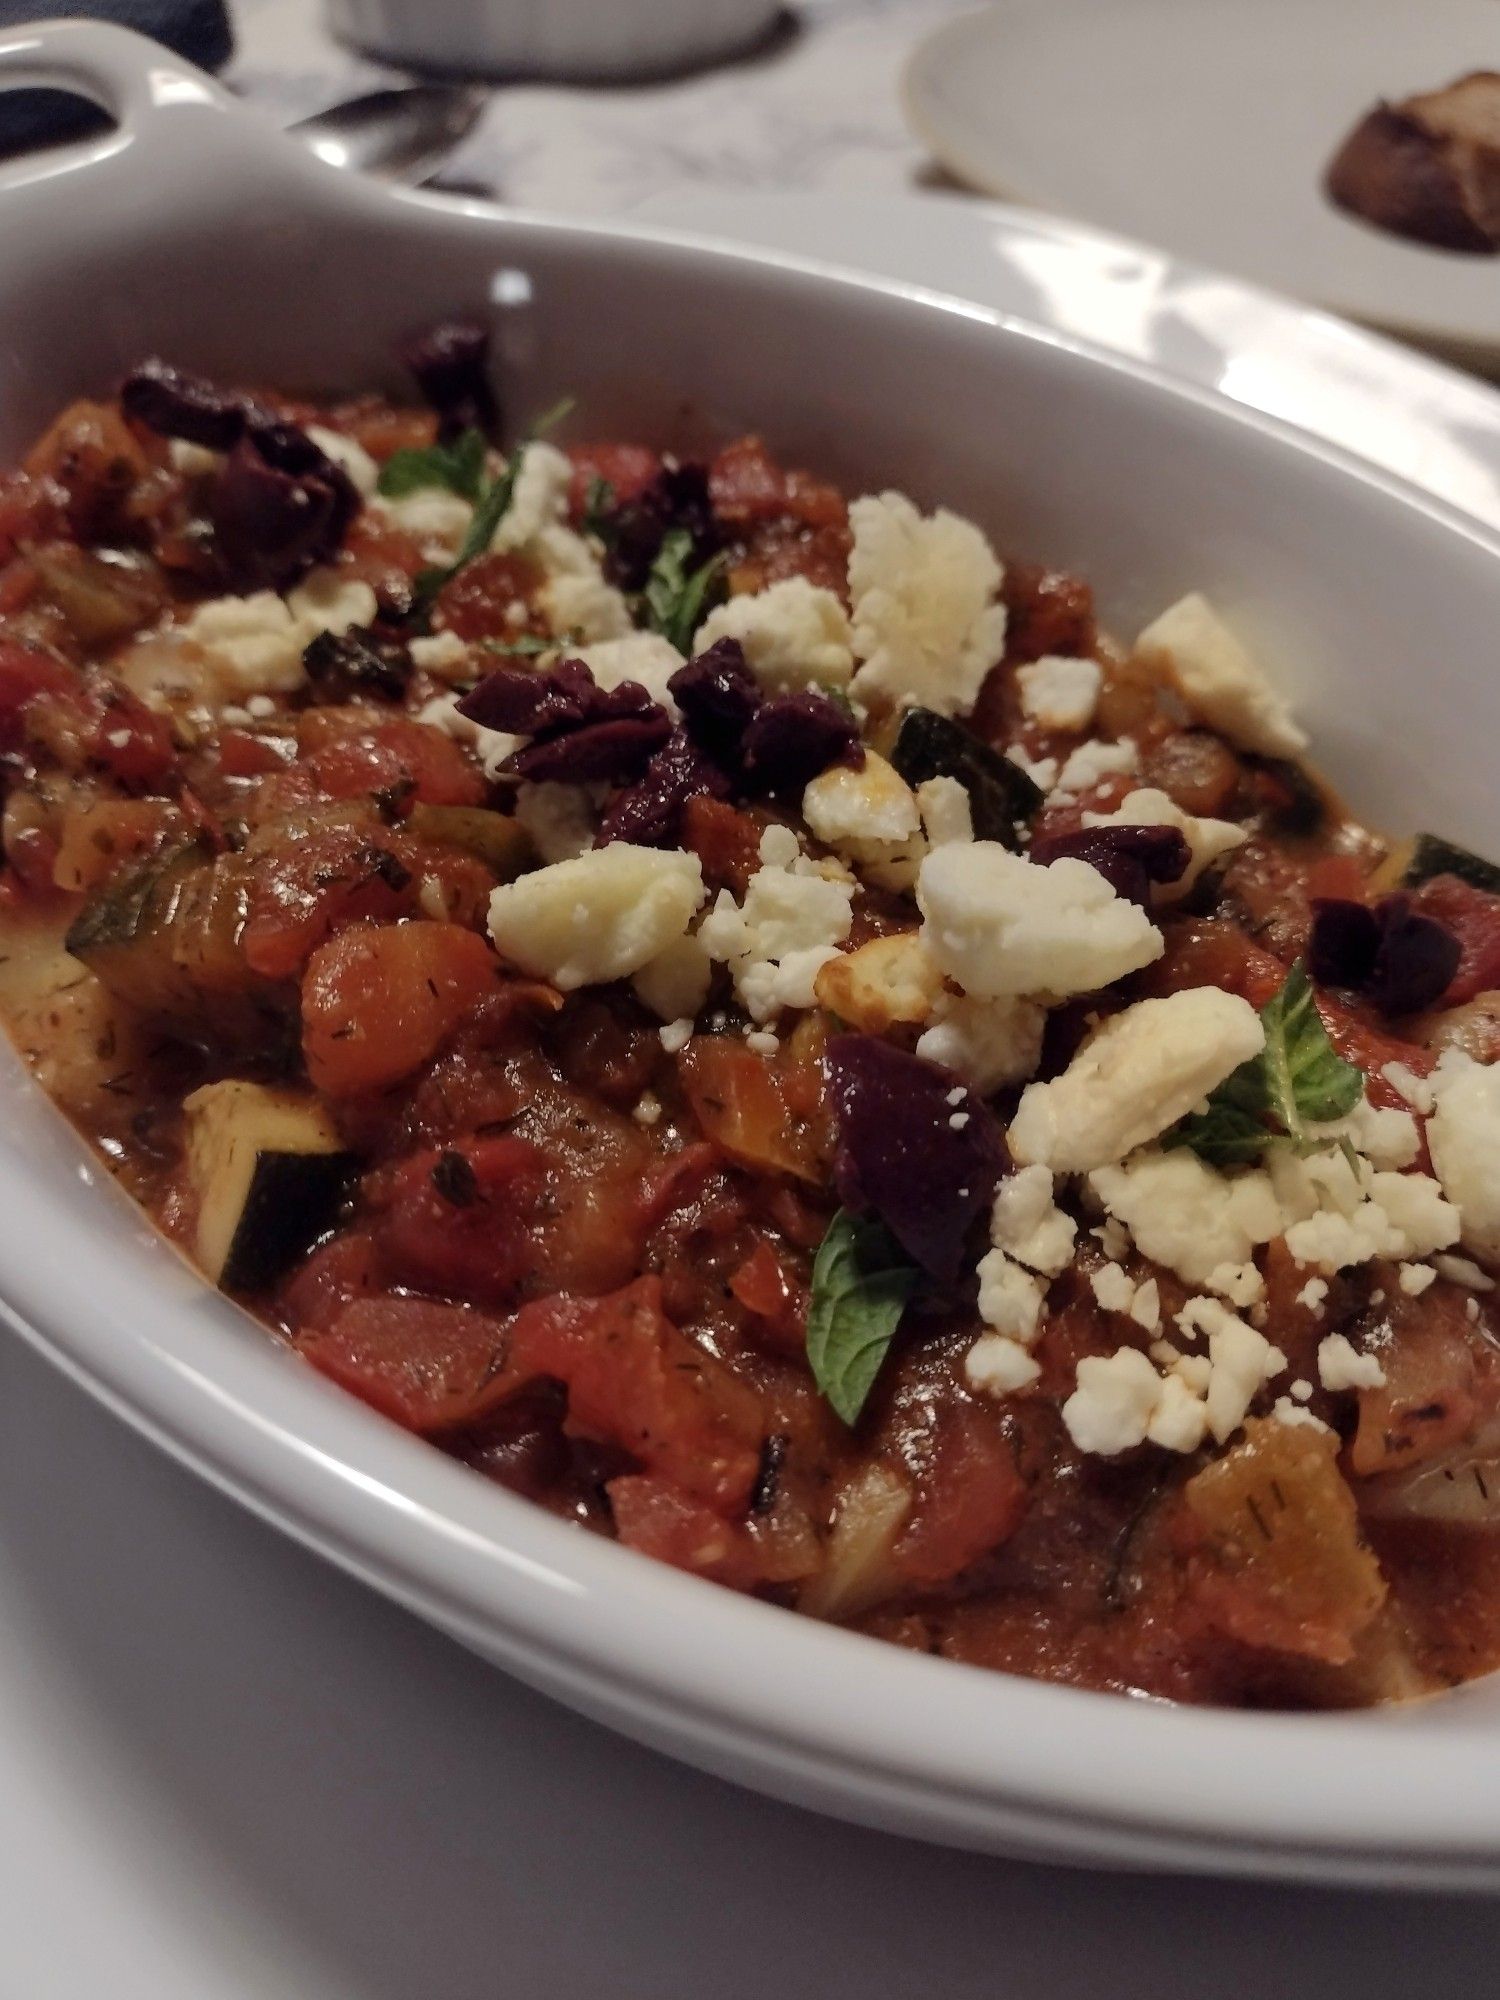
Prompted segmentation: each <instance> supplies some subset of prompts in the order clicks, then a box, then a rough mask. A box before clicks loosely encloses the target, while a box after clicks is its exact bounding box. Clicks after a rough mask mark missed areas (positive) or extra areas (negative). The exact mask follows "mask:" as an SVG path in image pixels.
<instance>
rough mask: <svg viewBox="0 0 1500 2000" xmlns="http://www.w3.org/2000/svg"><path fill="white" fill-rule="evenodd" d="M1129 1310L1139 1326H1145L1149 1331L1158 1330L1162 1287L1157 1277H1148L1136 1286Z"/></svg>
mask: <svg viewBox="0 0 1500 2000" xmlns="http://www.w3.org/2000/svg"><path fill="white" fill-rule="evenodd" d="M1129 1310H1130V1317H1131V1318H1132V1319H1133V1320H1134V1321H1135V1323H1136V1325H1137V1326H1139V1327H1143V1328H1144V1329H1145V1331H1146V1332H1147V1333H1155V1332H1156V1330H1157V1328H1158V1327H1159V1326H1160V1325H1161V1287H1160V1286H1159V1285H1158V1284H1157V1282H1156V1280H1155V1278H1147V1279H1146V1280H1145V1281H1144V1282H1143V1283H1141V1284H1139V1285H1137V1286H1136V1288H1135V1297H1134V1298H1133V1299H1132V1300H1131V1302H1130V1309H1129Z"/></svg>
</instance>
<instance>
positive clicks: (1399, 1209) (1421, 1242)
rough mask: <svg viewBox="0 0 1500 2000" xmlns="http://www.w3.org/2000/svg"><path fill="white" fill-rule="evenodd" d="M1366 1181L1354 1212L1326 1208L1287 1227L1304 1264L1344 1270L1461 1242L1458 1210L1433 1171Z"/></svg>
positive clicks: (1290, 1241) (1294, 1250)
mask: <svg viewBox="0 0 1500 2000" xmlns="http://www.w3.org/2000/svg"><path fill="white" fill-rule="evenodd" d="M1365 1185H1366V1193H1365V1198H1364V1200H1362V1201H1361V1202H1360V1203H1359V1204H1358V1206H1357V1207H1356V1208H1354V1209H1353V1211H1352V1212H1350V1213H1344V1212H1341V1211H1340V1210H1339V1209H1337V1208H1333V1209H1329V1208H1324V1209H1320V1210H1319V1211H1318V1212H1317V1213H1316V1214H1314V1215H1310V1216H1307V1217H1306V1218H1305V1219H1304V1220H1302V1221H1299V1222H1294V1223H1293V1224H1292V1225H1291V1226H1290V1227H1289V1228H1288V1229H1287V1230H1286V1232H1285V1233H1286V1246H1287V1249H1288V1250H1289V1251H1290V1252H1291V1254H1292V1256H1293V1257H1294V1258H1295V1259H1296V1261H1297V1262H1298V1263H1299V1264H1314V1265H1316V1266H1318V1268H1319V1269H1321V1270H1324V1271H1341V1270H1344V1269H1346V1268H1347V1267H1348V1266H1349V1265H1351V1264H1365V1263H1368V1262H1369V1261H1370V1259H1371V1258H1373V1257H1392V1258H1420V1257H1429V1256H1431V1254H1432V1252H1433V1251H1434V1250H1446V1249H1447V1248H1448V1247H1449V1245H1450V1244H1452V1243H1455V1242H1457V1240H1458V1232H1459V1218H1458V1211H1457V1209H1456V1208H1454V1207H1453V1206H1452V1204H1451V1203H1449V1202H1447V1201H1445V1200H1444V1199H1443V1195H1442V1190H1441V1189H1440V1188H1439V1186H1438V1184H1437V1182H1436V1181H1435V1180H1432V1179H1431V1178H1430V1177H1429V1176H1428V1175H1426V1174H1395V1173H1374V1174H1370V1175H1369V1178H1368V1180H1367V1182H1366V1184H1365Z"/></svg>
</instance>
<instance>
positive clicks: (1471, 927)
mask: <svg viewBox="0 0 1500 2000" xmlns="http://www.w3.org/2000/svg"><path fill="white" fill-rule="evenodd" d="M1416 904H1417V908H1418V909H1419V910H1421V911H1422V912H1423V914H1424V915H1425V916H1429V917H1436V918H1437V920H1438V922H1439V923H1440V924H1446V925H1447V927H1448V929H1449V930H1450V931H1452V932H1453V934H1454V936H1455V937H1456V938H1457V939H1458V942H1459V948H1460V951H1461V954H1462V955H1461V957H1460V958H1459V961H1458V970H1457V972H1455V973H1454V975H1453V978H1452V981H1451V982H1450V984H1449V986H1448V990H1447V992H1446V993H1445V994H1444V995H1443V1005H1444V1006H1445V1007H1458V1006H1461V1005H1462V1004H1463V1002H1464V1001H1465V1000H1472V999H1473V998H1474V995H1475V994H1476V993H1486V992H1488V991H1489V989H1490V988H1491V987H1493V986H1500V896H1492V895H1490V894H1489V893H1488V892H1487V891H1486V890H1484V889H1476V888H1475V887H1474V886H1473V885H1472V884H1471V883H1468V882H1463V881H1460V880H1459V878H1458V876H1456V875H1435V876H1433V878H1432V880H1431V881H1430V882H1424V883H1423V884H1422V886H1421V888H1419V889H1418V890H1417V892H1416Z"/></svg>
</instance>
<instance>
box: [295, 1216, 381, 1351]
mask: <svg viewBox="0 0 1500 2000" xmlns="http://www.w3.org/2000/svg"><path fill="white" fill-rule="evenodd" d="M379 1278H380V1269H379V1258H378V1255H377V1253H376V1249H375V1239H374V1237H373V1235H372V1234H371V1233H370V1231H369V1230H367V1229H341V1230H339V1231H338V1233H337V1234H336V1235H334V1236H330V1237H329V1238H328V1240H327V1242H326V1243H320V1244H319V1245H318V1247H317V1249H316V1250H314V1251H313V1252H312V1253H311V1255H310V1256H309V1257H308V1258H307V1260H306V1262H305V1263H304V1264H302V1265H301V1266H300V1268H299V1269H297V1270H296V1271H294V1272H293V1273H292V1275H291V1277H290V1278H289V1279H288V1280H287V1281H286V1283H285V1285H284V1286H283V1287H282V1291H281V1297H280V1300H279V1301H278V1303H279V1306H280V1309H281V1314H282V1317H283V1318H284V1319H285V1321H286V1323H287V1325H288V1326H289V1327H290V1329H291V1331H292V1332H293V1333H294V1334H299V1333H313V1332H317V1331H322V1332H326V1331H327V1330H328V1328H329V1327H330V1326H332V1324H333V1322H334V1321H335V1320H336V1319H337V1318H338V1316H339V1314H340V1313H341V1312H342V1311H343V1309H344V1307H345V1306H346V1305H348V1304H349V1303H350V1302H351V1301H352V1300H354V1299H362V1298H368V1297H369V1295H370V1294H371V1293H372V1292H374V1291H375V1290H377V1289H378V1286H379Z"/></svg>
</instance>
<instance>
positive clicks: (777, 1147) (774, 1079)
mask: <svg viewBox="0 0 1500 2000" xmlns="http://www.w3.org/2000/svg"><path fill="white" fill-rule="evenodd" d="M679 1067H680V1073H681V1076H682V1082H683V1088H684V1089H685V1090H686V1092H687V1096H688V1102H689V1103H690V1104H691V1105H692V1107H693V1110H694V1112H695V1113H696V1115H697V1118H698V1122H699V1124H700V1125H701V1126H702V1127H703V1130H704V1132H705V1133H706V1134H707V1136H708V1138H709V1139H711V1140H712V1142H713V1143H714V1145H716V1146H717V1147H718V1148H719V1149H720V1150H721V1151H722V1152H724V1153H727V1154H728V1155H729V1157H730V1158H731V1159H733V1160H738V1161H740V1162H742V1163H743V1164H744V1165H746V1166H752V1167H759V1168H761V1169H762V1170H763V1171H764V1170H767V1169H769V1171H771V1172H772V1173H783V1174H795V1175H797V1176H798V1178H799V1179H802V1180H808V1181H811V1180H816V1179H817V1178H818V1176H819V1167H818V1159H819V1139H820V1133H819V1129H818V1122H817V1120H816V1118H815V1117H810V1116H809V1115H808V1112H807V1110H806V1108H804V1106H802V1105H801V1104H799V1103H798V1102H796V1101H795V1094H794V1088H793V1086H794V1083H800V1081H801V1079H800V1077H794V1075H793V1068H792V1065H790V1064H789V1063H786V1062H785V1061H783V1059H782V1058H781V1057H779V1056H762V1055H758V1054H757V1053H756V1052H755V1050H754V1049H750V1048H747V1047H746V1046H745V1044H744V1043H743V1042H742V1041H739V1040H736V1039H735V1038H733V1037H731V1036H728V1035H718V1036H700V1037H699V1038H698V1039H697V1040H696V1041H694V1042H691V1043H690V1044H689V1045H688V1047H687V1048H686V1049H685V1050H684V1052H683V1055H682V1059H681V1063H680V1065H679Z"/></svg>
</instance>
